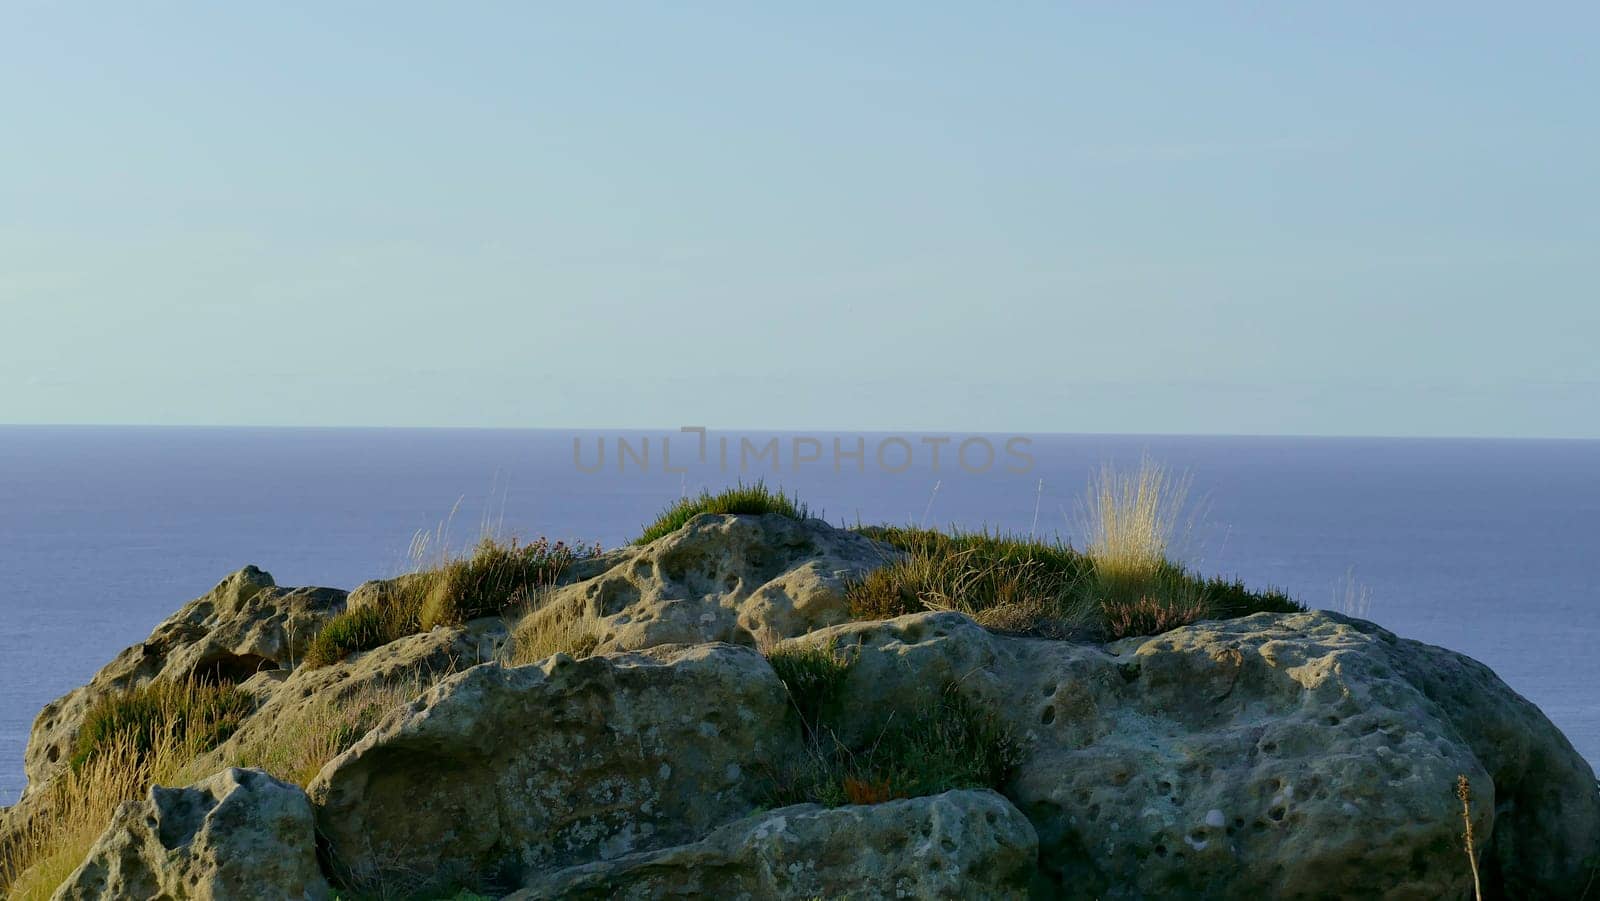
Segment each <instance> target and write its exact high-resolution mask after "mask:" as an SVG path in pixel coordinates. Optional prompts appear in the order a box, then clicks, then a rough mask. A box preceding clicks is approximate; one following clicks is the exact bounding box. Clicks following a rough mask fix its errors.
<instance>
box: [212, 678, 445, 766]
mask: <svg viewBox="0 0 1600 901" xmlns="http://www.w3.org/2000/svg"><path fill="white" fill-rule="evenodd" d="M432 681H433V680H431V679H430V680H428V681H426V682H425V681H424V680H422V679H421V678H417V679H413V680H411V681H408V682H402V683H401V684H398V685H369V686H365V687H363V688H361V689H359V690H357V691H355V692H353V693H351V694H350V695H348V696H346V697H342V698H333V697H318V698H315V699H313V701H312V702H311V703H310V704H308V705H306V706H305V707H302V708H299V709H297V710H295V711H293V712H291V713H289V714H288V715H286V716H283V717H281V718H279V719H277V720H276V721H274V722H273V724H272V725H273V728H272V729H270V730H262V731H259V732H254V733H252V734H250V735H249V737H248V738H247V739H245V740H243V741H239V742H235V743H234V744H233V745H232V746H229V747H225V748H224V749H223V750H224V752H225V753H224V754H223V762H222V763H221V764H220V766H218V765H210V764H208V763H207V758H202V759H201V760H198V761H194V762H193V763H191V764H190V765H189V766H188V767H186V768H185V770H184V772H183V773H182V774H181V776H180V781H182V782H184V783H188V782H194V781H197V780H199V779H203V778H205V777H206V776H209V775H211V773H212V772H214V771H215V770H217V769H219V768H220V767H221V766H237V767H251V768H254V769H259V770H265V771H266V772H268V773H270V774H272V776H273V777H274V778H277V779H281V780H283V781H284V782H292V783H294V784H295V785H298V786H300V787H302V788H304V787H305V786H307V785H309V784H311V780H312V779H314V778H315V777H316V775H317V773H319V772H321V771H322V768H323V766H325V765H326V764H327V763H328V761H330V760H332V759H333V758H335V757H338V756H339V755H340V754H343V753H344V752H345V751H347V750H349V749H350V747H351V746H352V745H354V744H355V743H356V742H358V741H360V740H361V739H362V737H363V736H365V735H366V734H367V733H368V732H370V731H372V729H373V728H374V727H376V726H377V725H378V724H379V723H380V722H381V721H382V720H383V719H384V718H385V717H386V716H388V715H389V714H390V713H392V712H394V711H395V710H398V709H400V708H401V707H403V706H405V705H406V704H407V703H409V702H410V701H411V699H412V698H415V697H416V696H417V695H419V694H421V693H422V692H423V691H424V690H426V688H427V686H428V685H429V684H431V682H432ZM241 738H245V737H244V736H241Z"/></svg>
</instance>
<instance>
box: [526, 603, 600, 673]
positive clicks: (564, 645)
mask: <svg viewBox="0 0 1600 901" xmlns="http://www.w3.org/2000/svg"><path fill="white" fill-rule="evenodd" d="M600 628H601V626H600V621H599V620H598V619H597V618H596V617H595V616H594V615H593V614H591V613H590V612H589V609H588V607H587V606H586V605H585V604H584V603H583V600H582V599H581V598H579V599H577V601H576V602H575V603H573V604H570V605H568V606H567V607H566V608H565V609H558V608H556V607H554V606H551V607H546V608H543V609H533V610H530V611H528V613H527V614H525V615H524V616H523V617H522V619H520V620H518V621H517V624H516V626H514V627H513V628H512V630H511V641H510V642H509V643H508V644H507V645H506V648H505V653H504V655H503V657H502V659H503V660H504V661H505V663H506V664H508V665H510V666H527V665H529V664H532V663H537V662H539V661H540V660H543V659H545V658H546V657H550V656H551V655H553V654H558V653H560V654H569V655H571V656H573V657H577V658H582V657H588V656H590V655H592V654H593V653H594V651H595V648H597V647H599V645H600Z"/></svg>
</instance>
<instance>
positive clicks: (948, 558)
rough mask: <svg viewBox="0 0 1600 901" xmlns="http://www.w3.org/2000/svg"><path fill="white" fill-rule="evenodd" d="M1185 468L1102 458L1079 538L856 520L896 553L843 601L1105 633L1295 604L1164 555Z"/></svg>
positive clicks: (892, 611)
mask: <svg viewBox="0 0 1600 901" xmlns="http://www.w3.org/2000/svg"><path fill="white" fill-rule="evenodd" d="M1188 490H1189V482H1188V479H1187V477H1182V476H1174V475H1172V474H1171V473H1169V472H1168V471H1167V470H1166V469H1164V468H1163V467H1161V466H1159V465H1157V464H1154V463H1152V462H1150V461H1149V460H1148V459H1146V460H1145V461H1143V462H1142V463H1141V465H1140V467H1139V469H1138V470H1137V471H1136V472H1133V473H1119V472H1117V471H1116V470H1114V469H1112V468H1109V467H1107V468H1105V469H1102V470H1101V471H1100V472H1099V473H1098V474H1097V475H1096V477H1095V478H1094V479H1092V480H1091V481H1090V485H1089V491H1088V493H1087V495H1086V496H1085V499H1084V503H1083V505H1082V509H1081V520H1082V522H1081V530H1082V532H1083V534H1084V536H1085V549H1084V550H1083V551H1079V550H1076V549H1074V548H1073V547H1071V546H1070V545H1067V544H1065V543H1063V542H1060V541H1044V540H1039V539H1035V538H1031V537H1020V536H1011V535H1004V534H999V533H994V534H991V533H989V532H950V533H946V532H939V531H935V530H931V529H921V528H906V527H895V526H872V527H865V528H862V529H860V531H861V532H862V533H864V534H866V535H868V536H870V537H872V538H875V539H877V540H879V541H881V542H884V543H885V544H887V545H889V546H891V547H893V548H895V549H896V550H898V551H900V552H901V553H900V555H899V556H898V557H896V558H895V559H893V560H890V561H889V562H887V563H886V564H885V565H884V566H883V567H881V568H880V569H877V570H875V571H873V572H871V573H869V574H867V575H866V576H865V577H864V578H862V579H859V580H857V581H856V582H855V583H854V584H853V585H852V586H851V587H850V589H849V591H848V599H849V601H850V605H851V610H852V612H853V613H854V614H855V615H856V616H857V617H859V618H863V619H882V618H885V617H890V616H900V615H902V614H906V613H914V612H917V611H919V610H957V611H960V612H962V613H965V614H967V615H968V616H971V617H972V618H973V619H975V620H977V621H978V622H979V623H980V624H982V625H984V626H987V627H989V628H992V629H996V630H998V631H1005V632H1016V633H1021V634H1031V635H1040V636H1044V637H1049V638H1070V637H1082V638H1094V639H1100V640H1115V639H1118V638H1125V637H1128V636H1133V635H1153V634H1158V633H1161V632H1165V631H1168V630H1170V629H1175V628H1178V627H1180V626H1185V625H1188V624H1190V623H1193V622H1196V621H1197V620H1201V619H1208V618H1214V619H1220V618H1229V617H1236V616H1245V615H1248V614H1251V613H1260V612H1271V613H1293V612H1299V611H1301V610H1303V609H1304V608H1303V607H1302V606H1300V605H1299V604H1297V603H1295V602H1294V601H1293V600H1291V599H1290V598H1289V597H1288V596H1286V595H1284V594H1283V593H1282V592H1278V591H1272V590H1268V591H1265V592H1256V591H1251V590H1249V589H1247V588H1245V586H1244V585H1243V584H1242V583H1240V582H1237V581H1230V580H1226V579H1220V578H1211V579H1204V578H1201V577H1199V576H1197V575H1195V574H1194V573H1192V572H1190V571H1189V570H1188V569H1187V568H1185V567H1184V566H1182V565H1181V564H1178V563H1175V562H1173V561H1172V560H1170V559H1168V556H1167V554H1168V549H1169V547H1170V545H1171V544H1172V542H1173V539H1174V537H1175V534H1176V533H1177V532H1178V530H1179V526H1180V517H1181V514H1182V511H1183V509H1184V506H1185V499H1186V497H1187V494H1188Z"/></svg>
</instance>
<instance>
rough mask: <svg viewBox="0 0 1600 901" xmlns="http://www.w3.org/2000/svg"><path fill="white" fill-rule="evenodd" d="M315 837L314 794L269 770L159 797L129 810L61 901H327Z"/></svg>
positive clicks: (158, 791) (226, 774)
mask: <svg viewBox="0 0 1600 901" xmlns="http://www.w3.org/2000/svg"><path fill="white" fill-rule="evenodd" d="M313 828H314V824H313V820H312V815H311V804H310V802H309V801H307V800H306V796H305V793H304V792H302V791H301V790H300V789H299V788H297V787H295V786H292V785H285V784H284V783H282V782H279V781H278V780H276V779H273V778H272V777H271V776H268V775H267V774H266V773H263V772H261V771H260V770H238V769H230V770H224V771H223V772H221V773H218V774H217V775H215V776H212V777H211V778H209V779H207V780H205V781H204V782H201V783H199V784H197V785H192V786H190V787H188V788H152V789H151V790H150V793H149V795H148V796H147V797H146V798H145V799H144V800H142V801H131V802H128V803H126V804H124V805H122V807H121V808H120V809H119V810H118V811H117V815H116V817H115V818H114V819H113V820H112V822H111V825H110V827H108V828H107V829H106V831H105V833H104V834H103V835H101V836H100V840H99V841H97V842H96V843H95V845H94V848H93V849H92V850H90V852H89V856H88V858H87V859H86V860H85V861H84V862H83V864H82V865H81V866H79V867H78V869H77V870H76V871H74V872H73V873H72V875H71V876H69V877H68V878H67V881H66V882H65V883H64V884H63V885H62V886H61V888H59V889H58V890H57V891H56V894H55V901H109V899H120V898H165V899H173V901H187V899H195V901H200V899H217V901H250V899H261V901H320V899H325V898H328V897H330V896H331V894H332V893H331V892H330V890H329V888H328V883H327V880H325V879H324V878H323V876H322V871H321V870H320V869H318V867H317V853H316V839H315V833H314V831H313Z"/></svg>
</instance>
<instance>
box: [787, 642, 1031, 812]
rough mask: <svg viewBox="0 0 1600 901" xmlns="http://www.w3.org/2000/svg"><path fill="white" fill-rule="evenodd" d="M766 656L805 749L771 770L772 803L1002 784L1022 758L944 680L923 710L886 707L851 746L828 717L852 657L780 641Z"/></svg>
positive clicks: (987, 715) (833, 801)
mask: <svg viewBox="0 0 1600 901" xmlns="http://www.w3.org/2000/svg"><path fill="white" fill-rule="evenodd" d="M767 659H768V661H769V662H770V663H771V664H772V667H773V670H774V671H776V672H777V674H778V678H779V679H781V680H782V681H783V684H784V687H785V688H787V689H788V692H789V698H790V700H791V701H792V702H793V704H794V707H795V710H796V711H797V712H798V713H799V715H800V721H801V724H802V729H803V730H804V739H805V748H806V754H805V756H804V758H803V760H802V762H801V763H800V764H799V765H797V766H795V767H792V768H791V769H788V770H786V771H781V772H776V773H774V774H773V775H772V786H771V792H770V800H771V803H772V804H773V805H774V806H784V805H789V804H804V803H818V804H822V805H824V806H827V807H838V806H840V805H844V804H877V803H881V802H883V801H888V800H891V799H894V798H917V797H922V796H924V795H935V794H939V793H940V792H946V791H951V790H953V789H958V788H992V789H995V790H999V789H1001V788H1003V787H1004V785H1005V784H1006V782H1007V781H1008V780H1009V779H1010V776H1011V774H1012V772H1013V771H1014V770H1015V769H1016V766H1017V764H1018V763H1020V761H1021V752H1020V748H1019V745H1018V744H1017V742H1016V741H1015V739H1014V738H1013V736H1012V734H1011V732H1010V731H1009V730H1008V729H1007V728H1006V727H1004V726H1003V725H1002V724H1001V723H1000V721H999V719H998V718H996V717H995V716H994V714H993V713H991V712H990V711H988V710H985V709H983V708H981V707H979V706H978V705H976V704H974V703H972V702H971V701H969V700H967V699H966V698H965V697H964V696H962V695H961V694H960V693H959V692H958V691H956V689H955V687H954V686H953V685H952V686H946V687H945V689H944V691H942V692H940V694H939V700H938V701H937V702H935V703H934V704H933V705H932V706H931V707H930V708H928V709H924V710H888V711H885V712H884V716H883V726H882V727H881V728H880V729H879V730H878V731H877V733H876V734H875V735H873V736H872V738H871V739H870V740H868V741H865V742H863V743H861V744H858V745H856V746H848V745H846V744H845V743H844V742H842V741H840V740H839V738H838V733H837V731H836V730H835V728H834V722H833V718H834V716H835V715H836V712H837V701H838V699H839V697H840V693H841V692H842V691H843V690H844V687H845V681H846V679H847V678H848V676H849V673H850V666H851V661H850V660H849V659H847V658H845V657H844V656H842V655H841V654H840V653H839V652H837V651H836V650H835V649H834V648H832V647H804V648H796V647H793V646H788V645H780V646H779V647H777V648H776V649H774V650H773V651H772V652H771V653H769V654H768V657H767Z"/></svg>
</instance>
